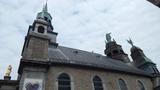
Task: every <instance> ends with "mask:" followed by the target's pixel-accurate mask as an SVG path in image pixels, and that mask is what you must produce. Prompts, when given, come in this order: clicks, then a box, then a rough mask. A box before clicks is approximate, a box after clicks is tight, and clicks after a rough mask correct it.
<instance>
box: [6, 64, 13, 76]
mask: <svg viewBox="0 0 160 90" xmlns="http://www.w3.org/2000/svg"><path fill="white" fill-rule="evenodd" d="M11 71H12V66H11V65H9V66H8V68H7V70H6V73H5V76H10V74H11Z"/></svg>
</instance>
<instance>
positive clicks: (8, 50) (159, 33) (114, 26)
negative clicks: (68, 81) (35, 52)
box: [0, 0, 160, 79]
mask: <svg viewBox="0 0 160 90" xmlns="http://www.w3.org/2000/svg"><path fill="white" fill-rule="evenodd" d="M44 3H45V1H44V0H32V1H31V0H0V38H1V39H0V43H1V44H0V62H1V64H0V78H1V79H2V78H3V76H4V73H5V71H6V68H7V66H8V65H9V64H11V65H12V66H13V71H12V73H11V75H12V78H13V79H16V78H17V69H18V66H19V61H20V58H21V51H22V46H23V42H24V37H25V35H26V33H27V30H28V26H29V25H30V24H32V23H33V20H34V19H35V18H36V14H37V13H38V12H39V11H41V9H42V7H43V4H44ZM48 8H49V12H50V13H51V15H52V17H53V21H52V23H53V26H54V28H55V30H54V31H56V32H58V33H59V34H58V43H59V44H60V45H63V46H67V47H72V48H77V49H82V50H86V51H94V52H96V53H100V54H103V55H104V53H103V52H104V48H105V42H104V41H105V34H106V33H107V32H111V33H112V37H113V38H114V39H115V40H116V41H117V43H118V44H120V45H122V47H123V49H124V51H125V52H126V53H127V54H129V56H130V48H131V46H130V45H129V44H128V43H127V42H126V39H128V38H129V37H131V38H132V39H133V41H134V44H135V45H136V46H138V47H140V48H141V49H143V50H144V53H145V54H146V55H147V56H148V57H149V58H150V59H152V60H153V61H154V62H155V63H156V64H157V66H158V68H159V69H160V52H159V51H160V42H159V39H160V8H158V7H156V6H154V5H152V4H151V3H149V2H147V1H146V0H116V1H114V0H49V1H48Z"/></svg>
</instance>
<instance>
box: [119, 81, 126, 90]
mask: <svg viewBox="0 0 160 90" xmlns="http://www.w3.org/2000/svg"><path fill="white" fill-rule="evenodd" d="M118 83H119V87H120V90H128V88H127V84H126V83H125V81H124V80H123V79H119V80H118Z"/></svg>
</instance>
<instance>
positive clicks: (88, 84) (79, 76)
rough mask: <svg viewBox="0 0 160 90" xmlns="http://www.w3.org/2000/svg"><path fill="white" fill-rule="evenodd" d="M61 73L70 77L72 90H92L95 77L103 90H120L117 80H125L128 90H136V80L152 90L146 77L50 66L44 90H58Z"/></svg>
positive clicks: (147, 89) (148, 89) (149, 80)
mask: <svg viewBox="0 0 160 90" xmlns="http://www.w3.org/2000/svg"><path fill="white" fill-rule="evenodd" d="M61 73H67V74H69V75H70V77H71V84H72V90H93V83H92V78H93V77H94V76H95V75H97V76H99V77H100V78H101V79H102V82H103V87H104V90H120V89H119V85H118V79H119V78H121V79H123V80H125V82H126V84H127V87H128V90H138V87H137V81H138V80H140V81H141V82H143V84H144V86H145V88H146V90H153V85H152V82H151V79H150V78H148V77H143V76H136V75H130V74H123V73H116V72H111V71H102V70H101V71H99V70H93V69H92V70H91V69H81V68H73V67H65V66H61V67H58V66H52V67H50V68H49V70H48V72H47V75H48V76H47V79H46V89H45V90H58V89H57V85H58V84H57V77H58V75H60V74H61Z"/></svg>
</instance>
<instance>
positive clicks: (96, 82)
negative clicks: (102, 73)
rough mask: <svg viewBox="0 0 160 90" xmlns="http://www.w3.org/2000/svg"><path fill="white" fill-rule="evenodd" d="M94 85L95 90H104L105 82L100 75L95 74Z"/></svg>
mask: <svg viewBox="0 0 160 90" xmlns="http://www.w3.org/2000/svg"><path fill="white" fill-rule="evenodd" d="M93 85H94V90H103V84H102V80H101V79H100V77H98V76H95V77H94V78H93Z"/></svg>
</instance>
